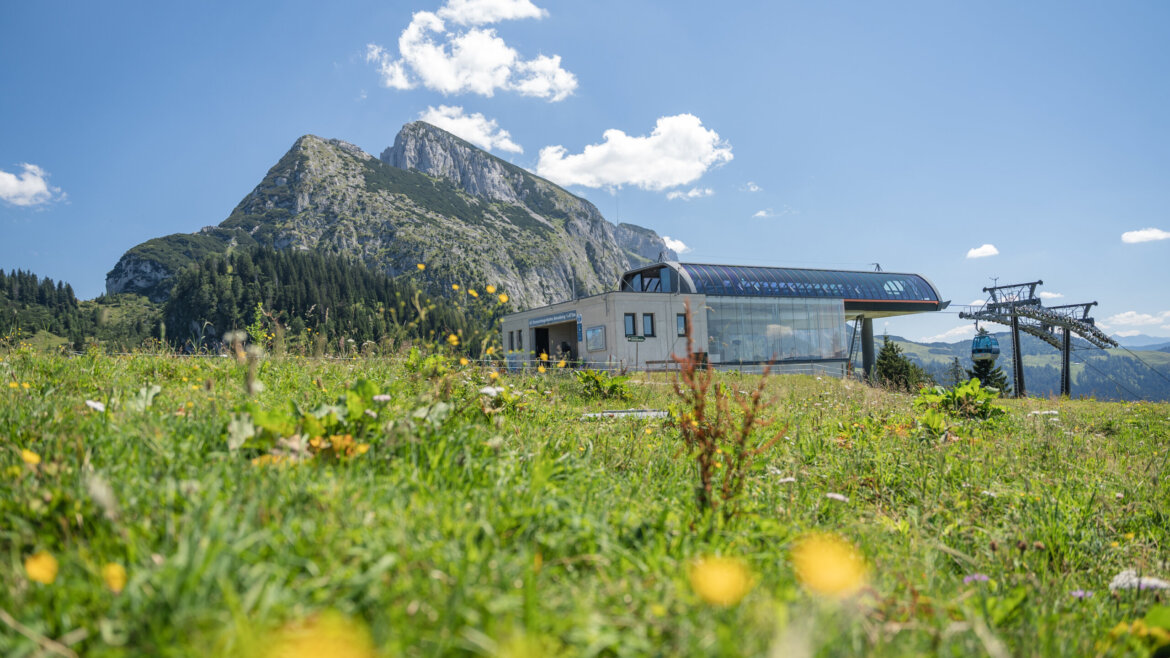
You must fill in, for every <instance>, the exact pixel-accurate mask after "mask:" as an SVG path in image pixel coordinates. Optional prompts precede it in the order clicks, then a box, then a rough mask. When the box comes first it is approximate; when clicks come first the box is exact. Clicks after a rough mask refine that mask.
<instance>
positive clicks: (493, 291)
mask: <svg viewBox="0 0 1170 658" xmlns="http://www.w3.org/2000/svg"><path fill="white" fill-rule="evenodd" d="M484 290H486V291H487V294H489V295H494V294H496V287H495V286H484Z"/></svg>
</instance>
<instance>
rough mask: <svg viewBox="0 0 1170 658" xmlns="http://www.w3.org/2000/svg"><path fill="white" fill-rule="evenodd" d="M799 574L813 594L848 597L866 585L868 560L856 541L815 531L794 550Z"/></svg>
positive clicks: (793, 554) (793, 560)
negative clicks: (858, 548) (854, 542)
mask: <svg viewBox="0 0 1170 658" xmlns="http://www.w3.org/2000/svg"><path fill="white" fill-rule="evenodd" d="M792 565H793V566H794V567H795V568H796V577H797V579H798V580H799V581H800V584H801V585H804V587H805V589H807V590H809V591H810V592H812V593H813V594H819V595H821V596H827V597H830V598H845V597H848V596H851V595H853V594H855V593H856V592H857V591H858V590H860V589H861V588H862V587H864V586H865V583H866V577H867V574H866V566H865V560H864V559H863V558H862V557H861V555H860V554H859V553H858V552H857V549H856V548H854V546H853V545H852V544H850V543H849V542H847V541H845V540H844V539H841V538H840V537H838V536H836V535H832V534H828V533H821V532H814V533H809V534H807V535H805V536H804V537H801V538H800V539H798V540H797V542H796V546H795V547H794V548H793V549H792Z"/></svg>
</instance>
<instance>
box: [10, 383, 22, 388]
mask: <svg viewBox="0 0 1170 658" xmlns="http://www.w3.org/2000/svg"><path fill="white" fill-rule="evenodd" d="M8 388H20V384H17V383H16V382H8Z"/></svg>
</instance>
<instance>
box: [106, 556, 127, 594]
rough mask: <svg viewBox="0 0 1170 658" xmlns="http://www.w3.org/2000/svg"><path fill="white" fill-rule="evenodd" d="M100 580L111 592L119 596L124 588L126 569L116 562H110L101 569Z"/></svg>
mask: <svg viewBox="0 0 1170 658" xmlns="http://www.w3.org/2000/svg"><path fill="white" fill-rule="evenodd" d="M102 580H104V581H105V582H106V587H108V588H110V591H111V592H113V593H115V594H120V593H121V592H122V590H123V589H125V588H126V568H125V567H123V566H122V565H120V564H118V563H117V562H110V563H109V564H107V565H106V566H104V567H102Z"/></svg>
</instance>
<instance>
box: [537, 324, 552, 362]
mask: <svg viewBox="0 0 1170 658" xmlns="http://www.w3.org/2000/svg"><path fill="white" fill-rule="evenodd" d="M532 334H533V341H532V350H533V351H534V352H535V353H536V356H537V357H539V356H540V355H541V354H552V352H550V351H549V350H548V327H537V328H536V329H533V330H532Z"/></svg>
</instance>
